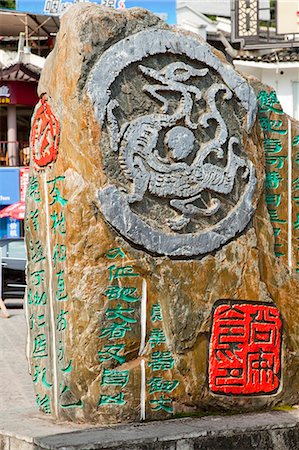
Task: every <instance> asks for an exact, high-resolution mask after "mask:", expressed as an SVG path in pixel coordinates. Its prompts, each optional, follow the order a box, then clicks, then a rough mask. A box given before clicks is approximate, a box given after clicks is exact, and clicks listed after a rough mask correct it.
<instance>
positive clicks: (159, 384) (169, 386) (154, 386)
mask: <svg viewBox="0 0 299 450" xmlns="http://www.w3.org/2000/svg"><path fill="white" fill-rule="evenodd" d="M178 384H179V381H178V380H165V379H164V378H162V377H154V378H152V379H151V380H150V381H149V382H148V385H149V386H150V391H149V392H150V394H154V393H155V392H172V391H174V389H175V388H176V387H177V386H178Z"/></svg>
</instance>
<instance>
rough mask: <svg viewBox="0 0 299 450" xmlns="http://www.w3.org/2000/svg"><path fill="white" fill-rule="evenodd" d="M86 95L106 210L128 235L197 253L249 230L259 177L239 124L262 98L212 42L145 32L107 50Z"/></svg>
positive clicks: (167, 251) (249, 121)
mask: <svg viewBox="0 0 299 450" xmlns="http://www.w3.org/2000/svg"><path fill="white" fill-rule="evenodd" d="M170 43H171V45H170ZM112 65H113V70H111V66H112ZM99 86H101V88H100V89H99ZM88 92H89V95H90V97H91V100H92V102H93V103H94V107H95V112H96V117H97V119H98V120H99V122H100V124H101V125H102V127H103V137H102V143H103V149H105V153H104V164H105V166H106V173H107V176H108V179H109V184H108V185H107V186H105V187H104V188H102V189H100V191H99V200H100V204H101V210H102V211H103V214H104V216H105V219H106V220H107V221H108V222H109V223H110V224H111V225H112V226H113V227H114V228H115V229H117V230H118V231H119V232H120V233H121V234H122V235H123V236H124V237H125V238H126V239H128V240H130V241H132V242H133V243H134V244H137V245H138V246H141V247H142V248H144V249H145V250H147V251H148V252H151V253H157V254H160V255H168V256H181V257H186V256H188V257H190V256H197V255H203V254H205V253H209V252H211V251H213V250H215V249H217V248H219V247H220V246H221V245H223V244H225V243H226V242H227V241H228V240H230V239H232V238H233V237H234V236H235V235H236V234H238V233H240V232H242V231H243V230H244V228H245V227H246V225H247V224H248V222H249V220H250V219H251V216H252V214H253V211H254V208H253V203H252V199H253V194H254V190H255V185H256V177H255V169H254V166H253V164H252V162H251V161H250V159H249V158H248V156H247V155H246V152H245V151H244V145H243V138H242V127H243V126H244V127H245V128H246V130H247V132H249V131H250V129H251V127H252V125H253V123H254V120H255V114H256V100H255V95H254V92H253V90H252V89H251V87H250V86H249V85H248V84H247V83H246V81H245V80H244V79H243V78H242V77H241V76H240V75H239V74H238V73H237V72H235V71H234V70H233V69H232V68H231V67H230V66H228V65H227V64H222V62H221V61H220V60H219V59H218V58H217V57H216V56H215V55H214V54H213V52H212V51H211V50H210V49H209V48H208V46H206V45H205V46H204V45H199V44H198V42H197V41H196V40H194V39H193V38H192V37H191V36H186V35H184V34H180V33H177V32H176V33H174V32H172V31H169V30H146V31H141V32H139V33H136V34H134V35H132V36H130V37H128V38H126V39H123V40H121V41H119V42H117V43H116V44H114V45H112V46H111V47H110V48H109V49H108V50H106V52H104V53H103V55H102V56H101V58H99V60H98V62H97V63H96V65H95V67H94V69H93V71H92V74H91V76H90V78H89V81H88Z"/></svg>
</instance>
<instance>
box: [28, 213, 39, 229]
mask: <svg viewBox="0 0 299 450" xmlns="http://www.w3.org/2000/svg"><path fill="white" fill-rule="evenodd" d="M30 220H31V222H32V225H33V228H34V230H35V231H37V230H38V209H36V210H35V211H30Z"/></svg>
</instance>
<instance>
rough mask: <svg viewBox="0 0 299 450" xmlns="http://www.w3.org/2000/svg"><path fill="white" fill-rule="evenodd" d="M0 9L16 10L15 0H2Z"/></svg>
mask: <svg viewBox="0 0 299 450" xmlns="http://www.w3.org/2000/svg"><path fill="white" fill-rule="evenodd" d="M0 8H6V9H16V1H15V0H0Z"/></svg>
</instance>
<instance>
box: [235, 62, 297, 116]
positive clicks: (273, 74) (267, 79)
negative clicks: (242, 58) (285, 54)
mask: <svg viewBox="0 0 299 450" xmlns="http://www.w3.org/2000/svg"><path fill="white" fill-rule="evenodd" d="M255 64H256V66H254V63H253V64H252V65H251V66H250V63H249V62H248V65H243V64H242V62H239V61H234V65H235V67H236V68H237V69H238V70H240V71H241V72H244V73H246V74H248V75H253V76H255V77H256V78H258V79H259V80H261V81H262V82H263V83H265V84H268V85H269V86H271V87H272V88H273V89H275V91H276V93H277V97H278V99H279V101H280V103H281V106H282V108H283V110H284V112H285V113H287V114H289V115H290V116H292V117H294V118H295V119H298V120H299V117H298V105H297V104H295V102H297V99H296V96H295V95H294V82H297V83H298V82H299V66H298V64H296V63H293V67H291V66H292V63H281V64H280V63H278V64H277V65H276V64H267V63H262V64H261V65H260V67H258V63H255ZM267 66H268V68H267ZM297 86H298V85H296V87H297ZM297 98H298V97H297ZM296 116H297V117H296Z"/></svg>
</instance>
